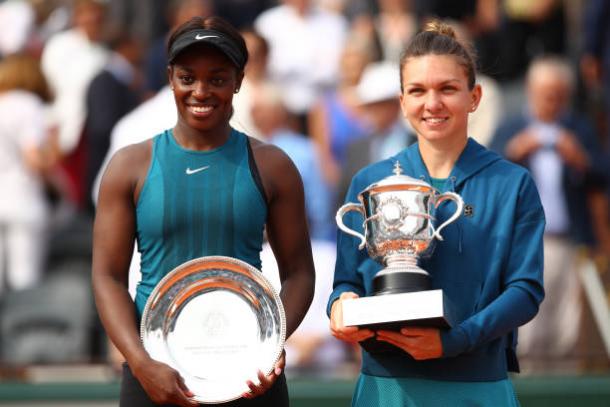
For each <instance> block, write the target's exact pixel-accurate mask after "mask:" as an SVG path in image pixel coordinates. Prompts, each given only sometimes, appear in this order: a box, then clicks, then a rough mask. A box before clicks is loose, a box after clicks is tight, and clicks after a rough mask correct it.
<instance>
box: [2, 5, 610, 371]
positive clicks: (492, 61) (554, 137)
mask: <svg viewBox="0 0 610 407" xmlns="http://www.w3.org/2000/svg"><path fill="white" fill-rule="evenodd" d="M212 14H213V15H219V16H221V17H224V18H225V19H227V20H228V21H229V22H231V23H232V24H234V25H235V26H236V27H238V28H239V29H240V30H241V32H242V34H243V36H244V38H245V40H246V44H247V47H248V50H249V53H250V60H249V62H248V65H247V67H246V76H245V79H244V82H243V86H242V87H241V89H240V91H239V93H238V94H237V95H235V98H234V115H233V117H232V119H231V124H232V126H234V127H235V128H237V129H238V130H241V131H244V132H246V133H247V134H249V135H251V136H253V137H256V138H259V139H262V140H266V141H268V142H269V143H274V144H276V145H278V146H279V147H281V148H282V149H284V151H286V153H287V154H288V155H289V156H290V158H291V159H292V160H293V161H294V163H295V164H296V166H297V168H298V169H299V171H300V173H301V176H302V179H303V182H304V187H305V193H306V207H307V216H308V221H309V225H310V234H311V238H312V247H313V250H314V259H315V261H316V273H317V282H316V297H315V299H314V303H313V304H312V307H311V310H310V312H309V314H308V316H307V317H306V319H305V321H304V323H303V324H302V326H301V327H300V328H299V330H298V331H297V332H296V333H295V334H294V335H293V337H292V338H291V339H290V341H289V342H288V345H287V346H288V349H289V350H288V359H287V363H288V369H289V371H292V372H294V373H295V374H299V373H303V374H316V375H333V374H342V373H346V372H347V373H348V374H355V372H356V371H357V369H356V368H354V366H356V365H357V364H358V354H357V352H355V351H354V349H351V348H346V345H344V344H343V343H339V342H338V341H336V340H335V339H333V338H331V337H330V333H329V330H328V319H327V317H326V315H325V308H326V300H327V298H328V294H329V293H330V291H331V286H332V274H333V265H334V239H335V236H336V233H337V232H336V230H337V229H336V224H335V220H334V216H335V213H336V210H337V208H338V206H339V205H341V204H342V203H343V199H344V196H345V193H346V190H347V187H348V186H349V182H350V180H351V177H352V176H353V175H354V174H355V173H356V171H358V170H359V169H360V168H362V167H364V166H365V165H367V164H369V163H372V162H375V161H378V160H381V159H384V158H387V157H390V156H392V155H394V154H396V153H397V152H398V151H400V150H401V149H403V148H404V147H406V146H408V145H409V144H411V143H412V142H414V141H415V140H416V136H415V135H414V134H413V131H412V130H411V129H410V127H409V125H408V123H407V122H406V121H405V120H404V119H403V118H402V115H401V112H400V103H399V98H398V95H399V93H400V83H399V79H398V78H399V75H398V61H399V59H400V56H401V51H402V49H403V47H404V45H405V44H406V43H407V42H408V40H409V39H410V37H411V36H412V35H413V34H414V33H416V32H417V31H418V29H419V27H420V26H421V25H422V23H424V22H425V21H426V20H427V19H429V18H431V17H437V18H442V19H444V20H446V21H448V22H450V23H451V24H452V25H453V26H454V27H455V30H456V31H457V32H458V33H459V36H461V37H462V38H464V39H466V40H468V41H470V42H471V43H472V44H473V46H474V48H475V50H476V53H477V55H478V58H479V73H478V75H477V81H478V82H479V83H480V84H481V85H482V88H483V99H482V102H481V104H480V108H479V109H478V111H477V112H476V113H475V114H473V115H472V116H471V118H470V122H469V133H470V137H472V138H474V139H475V140H477V141H478V142H479V143H481V144H483V145H485V146H487V147H489V148H491V149H493V150H495V151H496V152H498V153H499V154H502V155H504V156H505V157H506V158H507V159H509V160H512V161H515V162H518V163H520V164H522V165H524V166H526V167H528V168H529V169H530V171H531V173H532V175H533V177H534V180H535V182H536V184H537V186H538V189H539V191H540V195H541V199H542V202H543V206H544V209H545V213H546V216H547V230H546V235H545V288H546V290H547V297H546V299H545V302H544V303H543V306H542V308H541V312H540V314H539V316H538V317H537V318H536V319H535V320H534V321H533V322H532V323H530V324H528V325H527V326H525V327H524V328H523V329H522V330H521V331H520V336H519V337H520V346H519V349H520V351H521V358H522V365H523V368H524V371H527V372H532V373H554V372H559V371H562V372H566V371H570V372H583V373H586V372H589V371H598V370H602V371H607V369H608V368H609V367H610V362H609V356H608V353H607V351H606V348H605V345H606V346H610V344H608V343H607V342H606V343H605V342H604V333H603V332H602V331H603V329H602V328H600V324H599V321H598V319H596V315H595V313H593V312H592V311H591V309H592V308H593V307H592V306H591V302H592V301H597V303H598V304H599V301H602V303H603V305H604V306H605V308H606V309H607V308H608V302H607V297H608V295H607V290H606V289H605V288H604V290H605V291H603V295H602V297H601V300H600V298H599V296H597V297H595V298H596V299H593V296H591V295H588V292H587V290H585V289H584V288H583V287H586V286H587V284H585V283H586V282H587V281H589V282H590V281H591V280H590V279H589V280H586V278H585V277H583V276H584V273H582V272H580V271H579V270H581V269H582V268H583V264H594V265H595V270H596V275H595V277H596V278H597V280H594V281H596V282H597V283H598V285H599V284H601V287H602V288H603V287H604V286H605V287H609V286H610V285H604V283H605V280H608V276H607V275H608V274H609V273H610V271H609V270H608V269H609V266H608V264H609V261H608V260H609V259H610V216H609V212H610V205H609V197H610V183H609V178H610V127H609V126H608V123H607V119H608V117H610V2H608V1H605V0H581V1H567V0H566V1H562V0H536V1H529V0H275V1H274V0H166V1H164V0H3V1H2V0H0V370H1V369H2V368H5V369H6V368H7V367H11V366H20V365H27V364H39V363H117V362H118V361H119V360H120V356H118V355H116V354H114V353H113V351H112V347H111V346H110V345H109V344H108V343H107V341H106V339H105V336H104V334H103V332H102V331H101V329H100V324H99V321H98V320H97V317H96V315H95V311H94V306H93V299H92V294H91V289H90V277H89V274H90V260H91V225H92V221H93V217H94V215H95V198H96V194H97V185H98V183H99V179H100V177H101V174H103V170H104V167H105V165H106V162H107V160H108V159H109V157H111V156H112V154H114V153H115V152H116V151H117V150H118V149H120V148H121V147H123V146H126V145H128V144H131V143H136V142H139V141H142V140H145V139H147V138H150V137H152V136H154V135H156V134H158V133H159V132H161V131H163V130H164V129H166V128H169V127H172V126H173V125H174V124H175V122H176V117H177V113H176V111H175V107H174V103H173V100H172V98H173V95H172V93H171V92H170V91H169V88H168V85H167V76H166V69H167V68H166V49H165V43H166V37H167V35H168V33H169V32H170V31H171V29H172V28H173V27H176V26H177V25H179V24H181V23H182V22H184V21H186V20H187V19H188V18H190V17H192V16H194V15H201V16H207V15H212ZM388 175H389V174H388ZM287 226H288V225H287ZM262 257H263V272H264V273H266V274H267V275H268V276H270V278H271V279H272V280H274V278H275V279H276V280H274V281H276V282H277V277H276V274H277V271H276V270H277V269H276V267H277V266H276V265H275V263H274V259H273V256H272V253H271V251H270V249H269V247H265V249H264V251H263V254H262ZM137 280H138V274H137V253H136V255H135V256H134V267H132V273H131V277H130V285H131V287H134V286H135V284H137ZM606 339H608V340H610V338H606ZM604 344H605V345H604ZM608 349H609V350H610V348H608ZM0 376H1V374H0Z"/></svg>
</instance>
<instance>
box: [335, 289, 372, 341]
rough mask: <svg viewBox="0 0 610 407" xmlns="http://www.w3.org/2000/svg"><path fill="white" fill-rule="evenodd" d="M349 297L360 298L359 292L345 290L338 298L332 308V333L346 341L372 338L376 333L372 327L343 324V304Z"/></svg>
mask: <svg viewBox="0 0 610 407" xmlns="http://www.w3.org/2000/svg"><path fill="white" fill-rule="evenodd" d="M349 298H358V294H356V293H353V292H345V293H343V294H341V296H340V297H339V299H338V300H336V301H335V302H334V303H333V305H332V307H331V310H330V331H331V333H332V335H333V336H334V337H335V338H337V339H340V340H342V341H345V342H350V343H356V342H362V341H364V340H365V339H368V338H372V337H374V336H375V333H374V332H373V331H371V330H370V329H360V328H358V327H356V326H345V325H343V304H342V301H343V300H346V299H349Z"/></svg>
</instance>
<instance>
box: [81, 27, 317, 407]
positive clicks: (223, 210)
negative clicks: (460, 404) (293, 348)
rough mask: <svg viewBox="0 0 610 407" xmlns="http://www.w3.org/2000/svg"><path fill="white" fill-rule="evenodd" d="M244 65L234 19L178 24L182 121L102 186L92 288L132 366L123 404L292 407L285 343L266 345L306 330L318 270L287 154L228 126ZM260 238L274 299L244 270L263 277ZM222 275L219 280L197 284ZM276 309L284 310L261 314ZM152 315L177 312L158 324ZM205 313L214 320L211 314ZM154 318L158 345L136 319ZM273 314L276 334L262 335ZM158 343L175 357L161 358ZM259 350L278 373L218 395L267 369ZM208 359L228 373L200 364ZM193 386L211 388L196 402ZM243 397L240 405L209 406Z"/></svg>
mask: <svg viewBox="0 0 610 407" xmlns="http://www.w3.org/2000/svg"><path fill="white" fill-rule="evenodd" d="M247 60H248V52H247V49H246V45H245V43H244V40H243V38H242V37H241V35H240V34H239V33H238V32H237V31H236V30H235V28H233V27H232V26H230V25H229V24H228V23H226V22H225V21H224V20H221V19H219V18H217V17H209V18H205V19H202V18H199V17H195V18H193V19H191V20H190V21H188V22H186V23H185V24H183V25H181V26H180V27H178V28H177V29H176V30H175V31H174V32H173V33H172V35H171V37H170V38H169V42H168V76H169V83H170V86H171V88H172V91H173V93H174V100H175V104H176V108H177V111H178V121H177V123H176V125H175V127H173V128H172V129H168V130H166V131H165V132H163V133H161V134H159V135H157V136H155V137H153V138H152V139H149V140H147V141H145V142H142V143H140V144H135V145H131V146H128V147H126V148H124V149H123V150H120V151H119V152H118V153H117V154H116V155H115V156H114V157H113V158H112V160H111V162H110V164H109V166H108V169H107V170H106V172H105V175H104V177H103V180H102V184H101V189H100V195H99V202H98V210H97V215H96V220H95V227H94V254H93V285H94V292H95V298H96V303H97V308H98V311H99V315H100V317H101V320H102V323H103V325H104V327H105V329H106V331H107V333H108V335H109V337H110V339H111V340H112V342H113V343H114V344H115V345H116V347H117V348H118V349H119V351H120V352H121V353H122V354H123V355H124V356H125V359H126V362H127V363H126V365H125V366H124V370H123V381H122V386H121V396H120V397H121V402H120V403H121V404H120V405H121V406H129V407H140V406H154V405H164V406H165V405H178V406H196V405H199V403H200V402H201V403H206V404H220V403H222V405H223V406H269V405H273V406H284V405H288V393H287V388H286V381H285V378H284V374H283V371H282V370H283V367H284V355H283V353H282V349H281V346H280V347H279V350H277V347H274V348H273V349H271V348H269V346H267V345H265V344H266V343H267V342H268V341H267V342H265V341H266V340H268V339H269V338H271V339H275V342H273V341H272V342H273V343H272V344H271V345H274V344H277V343H280V342H281V344H283V339H284V338H285V337H287V336H289V335H290V334H291V333H292V332H293V331H294V330H295V329H296V327H297V326H298V325H299V323H300V322H301V320H302V318H303V317H304V315H305V313H306V311H307V309H308V307H309V304H310V302H311V300H312V297H313V287H314V270H313V261H312V255H311V247H310V243H309V241H310V240H309V236H308V231H307V225H306V217H305V210H304V199H303V187H302V182H301V179H300V176H299V174H298V172H297V170H296V168H295V166H294V165H293V164H292V162H291V161H290V159H289V158H288V157H287V156H286V155H285V154H284V153H283V152H282V151H281V150H279V149H278V148H276V147H274V146H272V145H268V144H263V143H261V142H259V141H256V140H253V139H251V138H250V137H248V136H246V135H245V134H243V133H240V132H238V131H236V130H234V129H232V128H231V127H230V126H229V119H230V117H231V114H232V112H233V110H232V109H233V108H232V99H233V95H234V94H235V93H237V92H238V91H239V87H240V85H241V82H242V79H243V76H244V67H245V65H246V63H247ZM287 225H290V226H289V227H287ZM263 230H266V233H267V237H268V240H269V242H270V243H271V246H272V248H273V252H274V254H275V256H276V259H277V262H278V265H279V270H280V280H281V282H282V289H281V293H280V294H279V297H278V296H277V294H275V297H277V298H275V297H273V295H270V294H269V292H268V291H265V290H264V289H263V288H264V287H261V286H260V285H258V283H256V281H255V280H256V279H260V276H254V277H253V274H252V273H251V271H249V270H248V268H252V269H258V270H260V268H261V260H260V255H259V254H260V251H261V247H262V243H263ZM136 240H137V243H138V250H139V251H140V253H141V258H142V260H141V263H140V265H141V271H142V280H141V281H140V282H139V284H138V287H137V291H136V296H135V301H134V300H132V298H131V297H130V295H129V293H128V287H127V281H128V268H129V263H130V257H131V254H132V250H133V247H134V241H136ZM227 258H228V259H229V260H226V259H227ZM193 259H196V260H195V261H193ZM201 259H203V260H201ZM205 259H212V260H213V261H212V262H211V263H210V262H207V261H206V260H205ZM244 265H245V266H244ZM208 266H209V267H208ZM175 271H180V272H182V274H181V275H182V276H186V277H185V278H184V279H179V278H177V277H176V278H171V279H168V277H170V276H172V277H173V276H180V274H175V273H174V272H175ZM208 272H209V273H208ZM212 272H213V273H214V274H213V276H212V277H211V278H207V277H206V279H205V280H202V279H199V278H198V276H200V275H204V274H205V273H208V274H210V273H212ZM254 274H257V273H256V270H255V272H254ZM258 274H260V273H258ZM257 281H258V280H257ZM175 287H178V288H177V289H176V290H174V288H175ZM172 290H174V291H172ZM256 290H258V291H256ZM258 293H260V295H259V294H258ZM204 294H205V295H204ZM153 298H154V301H152V302H154V303H153V304H151V301H150V300H151V299H153ZM274 298H275V300H276V306H275V308H273V307H272V308H265V307H264V306H265V304H266V303H265V301H267V300H269V299H270V301H271V302H273V300H274ZM280 298H281V301H280ZM268 302H269V301H268ZM277 302H279V304H277ZM149 306H150V307H149ZM155 306H156V307H157V309H159V307H160V306H165V307H166V308H167V310H166V311H165V312H163V313H161V314H159V313H157V314H159V315H157V314H155V312H154V309H155V308H154V307H155ZM204 308H205V309H206V310H210V309H213V310H214V312H209V313H207V314H205V315H202V313H201V312H199V309H204ZM278 309H281V310H282V312H281V314H282V318H281V324H280V323H279V322H277V321H280V319H279V318H275V317H277V314H278ZM151 310H153V311H151ZM284 310H285V317H284ZM149 311H150V312H149ZM187 311H188V312H187ZM236 312H237V314H238V315H239V314H240V313H241V314H248V315H245V316H244V319H243V323H242V319H240V318H238V319H237V320H235V319H234V316H235V313H236ZM151 314H155V315H156V317H158V319H160V320H161V322H160V323H158V321H157V322H155V321H153V322H154V323H155V324H157V325H158V326H159V327H160V328H159V329H160V330H159V332H156V331H155V332H152V335H151V332H146V329H147V327H148V325H146V326H145V324H144V323H142V327H141V331H142V332H141V336H142V337H141V336H140V335H139V333H140V332H139V325H140V322H141V321H145V320H146V319H147V316H150V315H151ZM274 315H275V317H274ZM178 316H183V318H178ZM271 317H274V318H275V319H273V321H275V325H272V326H270V325H266V324H268V320H269V318H271ZM164 318H165V319H164ZM152 325H154V324H152ZM152 325H151V326H152ZM279 325H281V326H279ZM227 332H228V333H230V335H228V334H227ZM280 334H281V335H280ZM279 336H281V341H280V340H278V339H277V338H278V337H279ZM149 337H150V338H152V339H151V340H158V342H159V343H160V346H161V348H163V351H164V352H167V354H168V356H167V358H162V360H157V359H155V358H153V357H151V354H150V353H151V352H150V351H151V349H152V348H150V347H145V346H146V340H147V338H149ZM250 337H252V338H250ZM249 339H253V340H252V341H250V340H249ZM206 341H208V342H209V343H204V342H206ZM254 341H257V343H252V342H254ZM143 342H144V343H143ZM258 342H260V343H258ZM210 343H211V345H210ZM206 346H207V347H206ZM261 346H267V348H269V349H271V351H272V352H275V353H272V354H273V355H275V356H274V357H273V359H268V364H269V369H268V370H267V371H266V372H262V368H261V369H260V370H258V374H257V370H254V378H252V379H248V380H246V379H244V380H243V381H240V382H239V383H237V387H234V388H222V387H225V386H229V385H231V386H234V385H235V383H234V381H235V377H236V376H237V377H240V374H241V373H242V372H243V371H244V370H246V367H252V366H254V367H256V366H258V365H257V363H258V360H257V358H258V357H259V356H260V355H258V353H263V352H252V351H249V350H251V349H259V348H260V347H261ZM267 348H265V349H267ZM265 349H263V350H265ZM224 356H227V357H228V359H223V357H224ZM205 360H207V361H209V360H214V361H218V362H217V363H207V366H201V365H202V364H203V362H201V361H205ZM223 360H228V361H230V362H224V363H223V362H222V361H223ZM176 366H181V367H186V368H185V369H184V370H180V369H178V368H176ZM219 373H222V374H224V375H225V376H223V377H221V379H220V380H218V381H216V382H214V381H212V383H216V384H214V385H212V386H210V384H209V382H208V376H207V375H211V376H214V375H215V374H216V376H215V379H218V377H217V374H219ZM231 383H232V384H231ZM193 385H195V386H200V387H201V388H204V389H206V388H207V389H208V390H207V392H206V390H204V391H202V392H201V393H196V391H195V388H193ZM206 386H207V387H206ZM240 386H241V387H240ZM236 388H237V389H238V393H237V395H236V396H232V397H228V398H227V397H225V396H218V397H216V398H210V397H208V395H209V394H211V393H214V392H216V393H217V394H231V392H235V389H236ZM242 388H243V391H242V390H239V389H242ZM221 390H222V391H225V392H224V393H219V391H221ZM223 397H224V398H223Z"/></svg>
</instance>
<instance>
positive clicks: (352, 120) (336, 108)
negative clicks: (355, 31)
mask: <svg viewBox="0 0 610 407" xmlns="http://www.w3.org/2000/svg"><path fill="white" fill-rule="evenodd" d="M372 59H373V50H372V45H371V43H370V42H368V40H367V39H366V38H363V37H362V36H358V35H354V36H353V37H351V38H349V39H348V41H347V42H346V44H345V46H344V48H343V50H342V51H341V58H340V61H339V63H340V65H339V66H340V71H339V82H338V83H337V87H336V89H333V90H330V91H328V92H326V93H324V94H323V95H322V96H321V98H320V99H319V100H318V101H317V102H316V104H315V105H314V107H313V108H312V110H311V112H310V114H309V120H308V122H309V135H310V137H311V138H312V139H313V141H314V142H315V143H316V146H317V149H318V150H319V154H320V159H321V165H322V170H323V175H324V178H325V179H326V182H327V183H329V185H331V186H336V185H337V183H338V181H339V179H340V177H341V170H342V167H343V165H344V163H345V152H346V149H347V146H348V144H349V143H350V142H352V141H354V140H357V139H359V138H361V137H364V136H365V135H366V134H367V133H368V132H369V131H370V129H369V127H370V126H369V125H368V124H367V123H366V121H365V120H364V119H363V117H362V107H361V106H360V103H359V101H358V97H357V95H356V92H355V89H356V85H357V84H358V81H359V80H360V77H361V76H362V72H363V71H364V69H365V68H366V66H367V65H368V64H370V63H371V61H372Z"/></svg>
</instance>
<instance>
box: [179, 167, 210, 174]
mask: <svg viewBox="0 0 610 407" xmlns="http://www.w3.org/2000/svg"><path fill="white" fill-rule="evenodd" d="M208 168H210V166H209V165H206V166H205V167H200V168H195V169H194V170H191V169H190V168H187V169H186V171H185V172H186V175H193V174H196V173H198V172H200V171H203V170H207V169H208Z"/></svg>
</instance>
